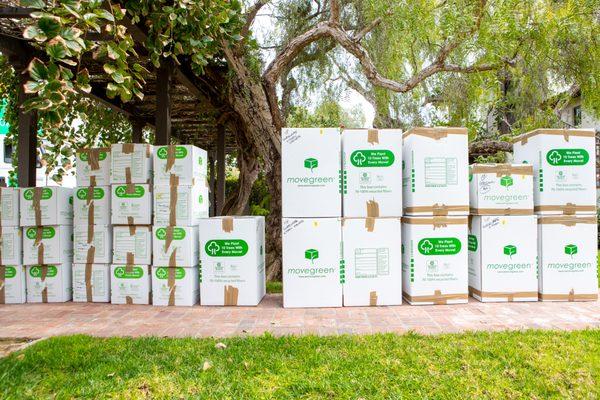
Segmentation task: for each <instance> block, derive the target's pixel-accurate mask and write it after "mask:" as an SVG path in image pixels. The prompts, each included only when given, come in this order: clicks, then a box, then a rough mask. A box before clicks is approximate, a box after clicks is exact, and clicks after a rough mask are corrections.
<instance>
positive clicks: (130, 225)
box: [127, 216, 135, 236]
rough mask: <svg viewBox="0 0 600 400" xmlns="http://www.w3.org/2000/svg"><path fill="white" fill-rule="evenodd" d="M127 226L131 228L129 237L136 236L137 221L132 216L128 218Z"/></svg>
mask: <svg viewBox="0 0 600 400" xmlns="http://www.w3.org/2000/svg"><path fill="white" fill-rule="evenodd" d="M127 226H128V227H129V236H135V221H134V220H133V217H132V216H129V217H127Z"/></svg>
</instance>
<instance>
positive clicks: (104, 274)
mask: <svg viewBox="0 0 600 400" xmlns="http://www.w3.org/2000/svg"><path fill="white" fill-rule="evenodd" d="M88 287H89V292H88ZM88 295H89V297H88ZM73 301H80V302H93V303H108V302H110V265H108V264H73Z"/></svg>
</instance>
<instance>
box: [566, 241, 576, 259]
mask: <svg viewBox="0 0 600 400" xmlns="http://www.w3.org/2000/svg"><path fill="white" fill-rule="evenodd" d="M565 254H568V255H570V256H571V258H572V257H573V254H577V245H574V244H568V245H566V246H565Z"/></svg>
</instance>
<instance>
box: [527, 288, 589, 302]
mask: <svg viewBox="0 0 600 400" xmlns="http://www.w3.org/2000/svg"><path fill="white" fill-rule="evenodd" d="M538 300H540V301H549V300H560V301H569V302H573V301H596V300H598V293H579V294H575V293H574V292H573V290H571V291H570V292H569V293H568V294H543V293H540V294H538Z"/></svg>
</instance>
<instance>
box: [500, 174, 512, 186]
mask: <svg viewBox="0 0 600 400" xmlns="http://www.w3.org/2000/svg"><path fill="white" fill-rule="evenodd" d="M513 184H514V180H513V178H512V176H508V175H507V176H503V177H502V178H500V186H504V187H505V188H506V189H508V188H509V186H512V185H513Z"/></svg>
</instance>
